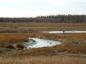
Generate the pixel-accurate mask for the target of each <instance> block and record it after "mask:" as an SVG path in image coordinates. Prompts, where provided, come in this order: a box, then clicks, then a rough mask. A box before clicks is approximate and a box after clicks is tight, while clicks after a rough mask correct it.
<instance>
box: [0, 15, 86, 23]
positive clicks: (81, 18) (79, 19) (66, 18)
mask: <svg viewBox="0 0 86 64" xmlns="http://www.w3.org/2000/svg"><path fill="white" fill-rule="evenodd" d="M0 22H12V23H21V22H56V23H85V22H86V15H50V16H39V17H34V18H33V17H30V18H5V17H1V18H0Z"/></svg>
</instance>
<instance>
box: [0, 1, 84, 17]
mask: <svg viewBox="0 0 86 64" xmlns="http://www.w3.org/2000/svg"><path fill="white" fill-rule="evenodd" d="M57 14H84V15H85V14H86V0H0V17H31V16H33V17H35V16H40V15H41V16H43V15H57Z"/></svg>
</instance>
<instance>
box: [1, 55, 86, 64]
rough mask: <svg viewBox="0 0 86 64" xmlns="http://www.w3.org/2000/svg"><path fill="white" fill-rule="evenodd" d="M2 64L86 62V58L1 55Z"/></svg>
mask: <svg viewBox="0 0 86 64" xmlns="http://www.w3.org/2000/svg"><path fill="white" fill-rule="evenodd" d="M0 64H86V58H84V57H68V56H39V57H38V56H36V57H33V56H32V57H31V56H30V57H29V56H26V57H7V58H4V57H0Z"/></svg>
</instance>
